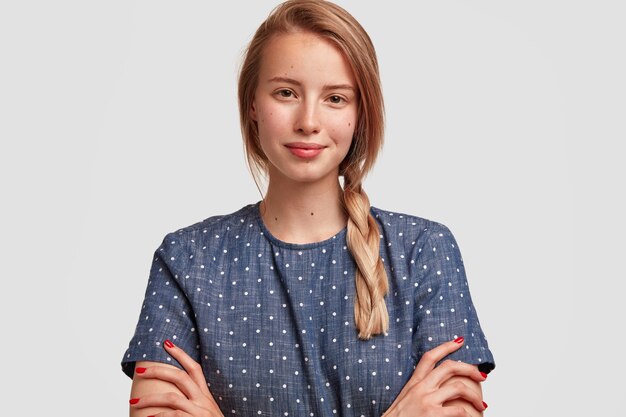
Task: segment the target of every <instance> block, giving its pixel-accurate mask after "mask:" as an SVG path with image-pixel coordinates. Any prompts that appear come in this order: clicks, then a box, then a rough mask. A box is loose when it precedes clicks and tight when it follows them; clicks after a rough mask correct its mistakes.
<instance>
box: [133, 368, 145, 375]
mask: <svg viewBox="0 0 626 417" xmlns="http://www.w3.org/2000/svg"><path fill="white" fill-rule="evenodd" d="M135 372H137V373H138V374H143V373H144V372H146V368H137V369H135Z"/></svg>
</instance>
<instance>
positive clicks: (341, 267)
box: [122, 202, 495, 416]
mask: <svg viewBox="0 0 626 417" xmlns="http://www.w3.org/2000/svg"><path fill="white" fill-rule="evenodd" d="M371 213H372V214H373V215H374V217H375V218H376V220H377V223H378V226H379V229H380V234H381V244H380V254H381V257H382V259H383V261H384V265H385V269H386V271H387V274H388V278H389V293H388V295H387V297H386V303H387V309H388V311H389V318H390V320H389V322H390V328H389V331H388V333H387V334H386V335H379V336H376V337H374V338H372V339H371V340H368V341H362V340H359V339H358V337H357V331H356V329H355V326H354V296H355V285H354V276H355V263H354V259H353V258H352V256H351V254H350V252H349V251H348V248H347V246H346V232H347V230H346V228H344V229H343V230H341V231H340V232H339V233H337V234H336V235H335V236H333V237H331V238H329V239H327V240H325V241H322V242H316V243H310V244H290V243H286V242H282V241H280V240H278V239H277V238H275V237H274V236H272V234H271V233H270V232H269V231H268V230H267V228H266V227H265V225H264V224H263V220H262V218H261V216H260V214H259V202H257V203H255V204H250V205H247V206H245V207H243V208H242V209H240V210H238V211H237V212H235V213H232V214H229V215H222V216H214V217H210V218H208V219H206V220H204V221H202V222H199V223H196V224H194V225H192V226H189V227H186V228H183V229H180V230H178V231H176V232H173V233H170V234H168V235H167V236H166V237H165V239H164V240H163V243H162V244H161V246H160V247H159V248H158V249H157V250H156V252H155V256H154V261H153V263H152V267H151V271H150V277H149V281H148V285H147V289H146V293H145V299H144V302H143V305H142V307H141V313H140V316H139V320H138V323H137V327H136V329H135V334H134V336H133V337H132V339H131V341H130V343H129V347H128V349H127V351H126V352H125V353H124V355H123V359H122V369H123V371H124V372H125V373H126V374H127V375H128V376H129V377H131V378H132V376H133V372H134V365H135V362H136V361H140V360H148V361H156V362H163V363H168V364H172V365H175V366H177V367H179V368H181V366H180V364H178V363H177V362H176V361H175V360H174V359H173V358H171V357H169V356H168V355H167V353H166V351H165V349H164V348H163V346H162V343H163V342H164V341H165V340H166V339H169V340H171V341H172V342H173V343H174V344H176V345H177V346H179V347H181V348H182V349H184V350H185V351H186V352H187V353H188V354H189V355H190V356H191V357H193V358H194V359H195V360H196V361H198V362H200V363H201V364H202V368H203V371H204V375H205V377H206V379H207V383H208V385H209V388H210V390H211V393H212V394H213V396H214V397H215V399H216V401H217V403H218V404H219V405H220V408H221V410H222V412H223V413H224V414H225V415H226V414H228V415H230V414H233V413H234V414H236V415H244V416H252V415H255V416H258V415H262V416H278V415H281V416H304V415H307V416H335V415H339V416H380V415H381V414H382V413H383V412H384V411H385V410H386V409H387V408H388V407H389V406H390V405H391V403H392V402H393V400H394V399H395V397H396V396H397V395H398V393H399V392H400V390H401V389H402V387H403V386H404V385H405V383H406V381H407V380H408V378H409V377H410V376H411V373H412V371H413V369H414V368H415V365H416V364H417V362H418V361H419V359H420V357H421V356H422V355H423V354H424V352H426V351H428V350H430V349H432V348H434V347H436V346H437V345H439V344H441V343H443V342H446V341H449V340H452V339H455V338H456V337H458V336H463V337H464V338H465V346H464V347H462V348H461V349H459V350H458V351H456V352H454V353H453V354H451V355H449V357H448V359H453V360H459V361H463V362H467V363H471V364H476V365H479V367H480V369H481V370H482V371H485V372H489V371H490V370H491V369H493V368H494V366H495V362H494V359H493V355H492V353H491V351H490V350H489V347H488V344H487V340H486V339H485V336H484V334H483V332H482V330H481V327H480V324H479V321H478V317H477V314H476V311H475V309H474V306H473V305H472V300H471V296H470V292H469V287H468V283H467V280H466V275H465V269H464V267H463V260H462V258H461V253H460V251H459V247H458V245H457V243H456V241H455V239H454V236H453V235H452V234H451V232H450V231H449V230H448V229H447V228H446V227H445V226H444V225H442V224H439V223H436V222H433V221H430V220H426V219H423V218H420V217H416V216H411V215H407V214H401V213H395V212H390V211H385V210H381V209H378V208H376V207H371Z"/></svg>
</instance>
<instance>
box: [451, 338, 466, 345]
mask: <svg viewBox="0 0 626 417" xmlns="http://www.w3.org/2000/svg"><path fill="white" fill-rule="evenodd" d="M464 340H465V338H464V337H463V336H459V337H457V338H456V339H454V343H458V344H461V343H463V341H464Z"/></svg>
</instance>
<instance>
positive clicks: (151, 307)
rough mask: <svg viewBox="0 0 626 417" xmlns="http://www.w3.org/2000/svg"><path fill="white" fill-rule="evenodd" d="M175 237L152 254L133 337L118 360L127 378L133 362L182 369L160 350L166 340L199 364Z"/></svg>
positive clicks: (181, 257)
mask: <svg viewBox="0 0 626 417" xmlns="http://www.w3.org/2000/svg"><path fill="white" fill-rule="evenodd" d="M177 237H178V236H176V235H174V234H170V235H168V236H166V237H165V239H164V240H163V243H162V244H161V246H160V247H159V248H158V249H157V250H156V251H155V253H154V258H153V262H152V266H151V268H150V276H149V280H148V286H147V288H146V293H145V296H144V301H143V304H142V307H141V312H140V314H139V320H138V322H137V326H136V328H135V334H134V335H133V337H132V339H131V340H130V343H129V345H128V349H127V350H126V352H125V353H124V356H123V358H122V370H123V371H124V373H125V374H126V375H128V376H129V377H130V378H132V377H133V374H134V370H135V362H136V361H142V360H143V361H154V362H162V363H167V364H171V365H174V366H177V367H178V368H180V369H182V366H181V365H180V364H179V363H178V362H177V361H176V360H175V359H174V358H172V357H170V356H169V355H168V354H167V352H166V351H165V349H164V348H163V342H164V341H165V340H167V339H169V340H171V341H172V342H173V343H174V344H175V345H176V346H178V347H180V348H182V349H183V350H184V351H185V352H186V353H187V354H188V355H190V356H191V357H192V358H193V359H194V360H196V361H197V362H200V359H199V341H198V337H197V334H196V329H195V319H194V313H193V309H192V307H191V305H190V303H189V300H188V298H187V295H186V291H185V288H184V282H183V281H184V262H185V260H186V258H187V259H188V258H189V256H188V255H186V254H185V250H184V247H183V246H184V245H182V244H181V243H180V242H178V241H177Z"/></svg>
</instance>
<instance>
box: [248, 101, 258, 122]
mask: <svg viewBox="0 0 626 417" xmlns="http://www.w3.org/2000/svg"><path fill="white" fill-rule="evenodd" d="M249 114H250V118H251V119H252V120H254V121H255V122H257V121H258V120H257V119H258V116H257V112H256V102H255V100H252V104H251V105H250V111H249Z"/></svg>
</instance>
